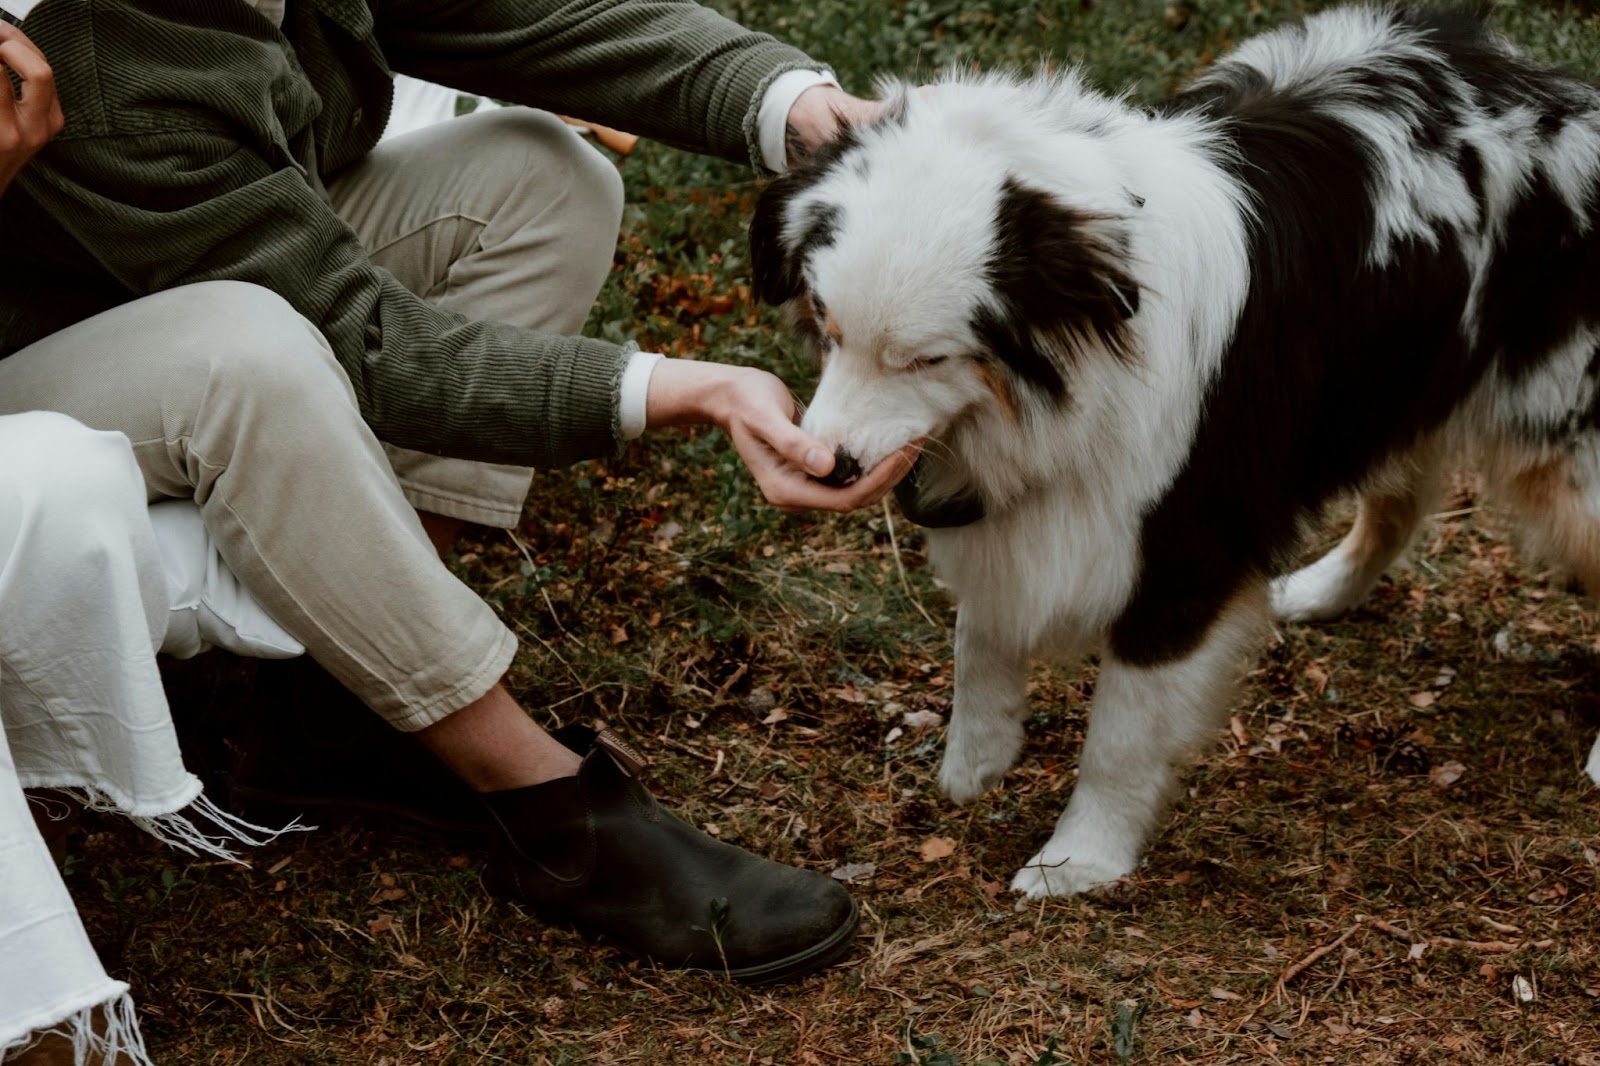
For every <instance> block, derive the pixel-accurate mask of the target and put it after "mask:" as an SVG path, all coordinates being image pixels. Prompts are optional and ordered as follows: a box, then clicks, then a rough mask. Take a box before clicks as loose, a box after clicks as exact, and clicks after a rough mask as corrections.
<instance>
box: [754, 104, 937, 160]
mask: <svg viewBox="0 0 1600 1066" xmlns="http://www.w3.org/2000/svg"><path fill="white" fill-rule="evenodd" d="M932 91H933V86H931V85H924V86H923V87H922V88H920V89H918V90H917V95H919V96H921V97H923V98H926V97H927V96H928V94H929V93H931V92H932ZM888 109H889V105H888V104H887V103H886V102H884V101H882V100H863V99H861V97H859V96H851V95H850V94H849V93H847V92H845V91H844V90H843V89H841V88H839V87H838V86H837V85H813V86H812V87H811V88H809V89H807V90H806V91H805V92H803V93H801V94H800V95H799V96H797V97H795V101H794V105H793V106H792V107H790V108H789V120H788V124H787V126H786V127H785V130H784V146H785V148H786V150H787V153H788V157H789V158H788V162H789V166H791V167H796V166H799V165H800V164H801V163H804V162H805V161H806V160H807V159H808V158H810V156H811V153H812V152H815V151H816V150H817V149H818V148H820V147H822V146H823V145H824V144H826V143H828V142H829V141H831V140H833V139H834V138H835V137H837V136H838V135H839V126H840V123H843V124H845V125H848V126H865V125H869V124H871V123H873V122H876V121H878V119H880V118H882V117H883V115H884V112H886V111H887V110H888Z"/></svg>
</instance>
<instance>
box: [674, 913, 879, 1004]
mask: <svg viewBox="0 0 1600 1066" xmlns="http://www.w3.org/2000/svg"><path fill="white" fill-rule="evenodd" d="M859 928H861V908H860V907H858V906H856V901H855V900H853V899H852V900H851V901H850V916H849V917H848V918H846V919H845V920H844V923H843V924H842V925H840V926H839V928H837V929H835V930H834V931H833V932H832V933H830V934H829V935H828V938H827V939H826V940H822V941H819V942H818V943H816V944H814V945H812V946H811V947H809V948H807V949H806V950H805V951H802V952H799V953H797V954H794V955H790V956H789V957H788V958H786V959H778V960H777V961H775V962H768V963H763V964H762V965H760V966H746V967H744V968H743V969H739V970H727V971H717V970H708V971H705V972H707V973H718V972H726V974H727V976H728V977H730V978H732V979H733V980H735V981H738V982H739V983H740V984H746V985H772V984H777V983H778V982H780V981H789V980H793V979H794V978H796V977H800V976H803V975H805V974H808V973H811V972H812V971H813V970H820V969H822V968H823V967H824V966H827V965H829V964H830V963H833V962H836V961H838V960H839V959H840V958H842V957H843V956H844V954H845V953H846V952H848V951H849V950H850V944H851V942H852V941H854V940H855V935H856V930H857V929H859Z"/></svg>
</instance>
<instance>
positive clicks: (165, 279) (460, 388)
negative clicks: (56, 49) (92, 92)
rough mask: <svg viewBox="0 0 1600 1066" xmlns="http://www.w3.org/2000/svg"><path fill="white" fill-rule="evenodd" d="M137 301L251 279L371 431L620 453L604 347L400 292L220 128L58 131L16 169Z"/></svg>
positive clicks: (537, 455) (540, 449)
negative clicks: (293, 324) (331, 363)
mask: <svg viewBox="0 0 1600 1066" xmlns="http://www.w3.org/2000/svg"><path fill="white" fill-rule="evenodd" d="M19 184H22V185H23V186H24V187H25V188H26V191H27V192H28V194H29V196H30V197H31V198H33V199H34V200H35V201H37V204H38V206H39V207H40V208H41V209H42V210H44V211H45V212H47V213H48V214H49V215H50V216H52V217H53V218H54V219H56V220H57V221H58V222H59V223H60V224H61V225H63V226H65V227H66V228H67V229H68V231H69V233H70V236H71V237H72V238H73V239H75V240H76V241H77V242H79V243H80V244H81V245H82V247H83V248H84V250H85V251H86V252H87V253H88V254H89V255H91V256H93V257H94V258H95V259H96V260H98V263H99V265H100V267H101V269H103V270H104V271H106V272H107V273H108V274H109V275H111V277H112V278H113V279H114V280H115V282H116V283H117V284H119V285H120V286H122V287H123V288H124V289H126V290H127V291H128V292H129V293H131V294H133V295H135V296H141V295H145V294H148V293H153V292H157V291H159V290H162V289H167V288H171V287H172V286H175V285H183V284H189V283H192V282H200V281H209V280H216V279H232V280H237V281H246V282H254V283H256V284H259V285H262V286H265V287H267V288H269V289H272V290H273V291H275V292H277V293H279V294H280V295H282V296H283V297H284V298H285V299H287V300H288V301H289V303H291V304H292V305H293V306H294V307H295V309H296V310H298V311H299V312H300V313H301V314H302V315H304V316H305V317H306V318H307V319H309V320H310V321H311V322H313V323H315V324H317V325H318V326H319V327H320V328H321V330H322V332H323V334H324V335H325V336H326V337H327V339H328V341H329V343H330V344H331V346H332V348H333V351H334V353H335V355H336V356H337V357H338V360H339V362H340V363H341V364H342V365H343V367H344V369H345V371H346V372H347V373H348V374H349V377H350V381H351V383H352V384H353V386H354V387H355V394H356V397H357V400H358V402H359V404H360V408H361V413H362V415H363V416H364V417H365V418H366V420H367V422H368V423H369V424H370V425H371V426H372V428H373V429H374V431H376V433H377V434H378V436H379V437H381V438H382V439H384V440H387V441H389V442H391V443H393V444H397V445H401V446H403V447H407V448H412V449H416V450H419V451H427V452H433V453H437V454H445V455H453V456H457V457H461V458H467V459H478V460H486V461H494V462H506V463H516V464H520V465H526V466H564V465H567V464H569V463H572V462H576V461H578V460H580V459H585V458H591V457H595V456H598V455H603V454H608V453H610V452H612V451H614V450H615V448H616V447H617V446H618V444H617V442H618V439H619V434H618V432H617V425H616V418H617V415H616V395H617V389H618V385H619V382H620V378H621V374H622V369H623V365H624V363H625V357H624V356H623V354H622V352H621V350H620V349H618V348H617V347H616V346H615V345H611V344H607V343H605V342H601V341H597V340H590V339H587V338H582V337H561V336H549V335H543V334H536V333H533V332H530V331H527V330H524V329H520V328H518V327H514V326H508V325H503V324H500V323H492V322H477V321H471V320H468V319H466V318H464V317H462V316H460V315H458V314H455V313H453V312H450V311H446V310H443V309H441V308H438V307H435V306H433V305H431V304H428V303H426V302H424V301H423V300H421V299H419V298H418V297H416V296H414V295H412V294H411V293H410V292H409V291H407V290H406V289H405V288H404V287H403V286H401V285H400V283H399V282H398V281H396V280H395V278H394V277H393V276H392V275H390V274H389V273H388V272H387V271H384V270H382V269H381V268H378V267H375V266H374V265H372V263H371V262H370V261H369V260H368V259H367V257H366V254H365V252H364V251H363V250H362V248H361V246H360V244H359V242H358V241H357V239H356V236H355V234H354V233H353V232H352V231H351V230H350V229H349V228H348V227H347V226H346V225H345V224H344V223H343V222H342V221H341V220H340V219H339V217H338V216H337V214H336V213H335V212H334V210H333V208H332V206H331V205H329V204H328V203H327V202H326V201H325V200H324V199H323V198H322V197H321V196H319V195H318V194H317V192H315V191H314V190H313V189H312V188H311V187H310V186H309V185H308V184H307V182H306V180H305V178H304V176H303V175H302V173H301V172H300V170H299V169H298V167H296V166H295V164H294V163H293V162H292V161H288V160H282V161H269V160H268V159H267V158H265V157H264V156H263V155H262V154H260V152H259V151H258V150H256V149H253V148H249V147H242V146H241V145H240V143H239V141H238V139H237V137H230V134H229V133H228V131H227V130H225V129H222V128H206V127H204V126H197V127H191V128H185V129H181V130H170V129H169V130H165V131H161V132H150V133H145V134H141V135H129V134H123V135H117V136H93V137H81V138H76V139H74V138H64V139H61V140H58V141H57V142H55V143H53V144H52V145H50V146H49V147H47V148H46V150H45V151H44V152H43V153H41V154H40V156H38V157H37V158H36V159H35V160H34V162H33V163H32V164H31V165H30V167H29V168H28V169H27V170H26V171H25V172H24V173H23V175H21V176H20V178H19Z"/></svg>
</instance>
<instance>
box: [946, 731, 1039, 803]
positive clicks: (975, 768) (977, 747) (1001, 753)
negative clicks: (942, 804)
mask: <svg viewBox="0 0 1600 1066" xmlns="http://www.w3.org/2000/svg"><path fill="white" fill-rule="evenodd" d="M1021 750H1022V727H1021V726H1020V725H1017V724H1015V723H1013V722H1009V721H1007V722H1003V723H1002V722H994V723H992V724H991V726H990V728H988V729H986V730H984V731H983V732H981V733H968V732H966V731H964V730H962V729H961V728H960V726H959V724H952V726H951V729H950V737H949V739H948V740H947V741H945V748H944V761H943V762H942V763H940V765H939V788H940V790H941V791H942V792H943V793H944V794H945V795H946V796H949V797H950V798H951V799H952V800H954V801H955V802H956V803H958V804H962V803H970V802H971V801H973V800H975V799H977V798H978V797H979V796H981V795H983V794H984V793H985V792H987V791H989V790H990V789H991V788H993V787H994V786H996V785H998V784H999V783H1000V779H1001V778H1002V777H1004V776H1005V773H1006V771H1007V770H1009V769H1011V768H1012V767H1013V766H1015V765H1016V762H1017V753H1018V752H1020V751H1021Z"/></svg>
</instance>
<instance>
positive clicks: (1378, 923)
mask: <svg viewBox="0 0 1600 1066" xmlns="http://www.w3.org/2000/svg"><path fill="white" fill-rule="evenodd" d="M1356 921H1358V922H1366V923H1367V924H1368V925H1370V926H1372V928H1374V929H1376V930H1377V931H1378V932H1380V933H1388V934H1389V935H1390V936H1392V937H1394V938H1395V939H1396V940H1404V941H1405V942H1406V943H1407V944H1422V943H1426V942H1427V938H1426V937H1422V936H1419V935H1418V934H1416V933H1413V932H1412V931H1411V930H1409V929H1401V928H1400V927H1399V926H1398V925H1390V924H1389V923H1388V922H1386V921H1384V920H1383V919H1382V918H1373V917H1371V916H1370V915H1366V914H1358V915H1356Z"/></svg>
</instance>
